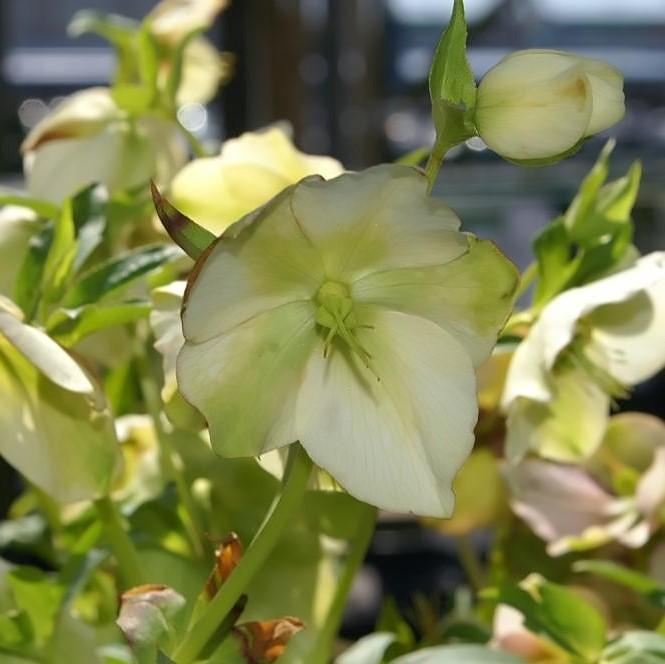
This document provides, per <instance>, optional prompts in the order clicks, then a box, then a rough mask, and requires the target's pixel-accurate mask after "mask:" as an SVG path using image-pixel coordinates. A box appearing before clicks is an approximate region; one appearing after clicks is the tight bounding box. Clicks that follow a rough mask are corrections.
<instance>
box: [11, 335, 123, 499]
mask: <svg viewBox="0 0 665 664" xmlns="http://www.w3.org/2000/svg"><path fill="white" fill-rule="evenodd" d="M0 394H2V398H1V399H0V432H1V435H0V453H2V455H3V456H4V457H5V458H6V459H7V461H8V462H9V463H10V464H12V465H13V466H14V467H15V468H16V469H17V470H19V472H21V473H22V474H23V475H24V476H25V477H26V478H27V479H28V480H29V481H30V482H32V483H33V484H35V485H37V486H38V487H39V488H40V489H42V490H43V491H45V492H46V493H47V494H49V495H50V496H51V497H53V498H54V499H55V500H58V501H62V502H74V501H78V500H86V499H90V498H93V497H98V496H101V495H104V494H105V493H107V491H108V490H109V488H110V484H111V481H112V478H113V475H114V473H115V470H116V468H117V466H118V463H119V448H118V445H117V442H116V439H115V434H114V431H113V423H112V419H111V417H110V416H109V413H108V411H107V410H106V409H105V408H104V407H103V406H97V407H96V405H95V404H94V403H91V400H90V399H89V398H88V396H86V395H82V394H80V393H76V392H72V391H69V390H66V389H63V388H62V387H60V386H59V385H58V384H56V383H54V382H52V381H51V380H49V379H48V378H47V377H46V376H45V375H44V374H43V373H42V372H41V371H40V370H39V369H38V368H37V367H36V366H34V365H33V364H31V363H30V362H29V361H28V360H27V359H26V358H25V357H24V356H23V355H22V354H21V353H20V352H19V351H18V350H16V348H14V346H13V345H11V344H10V343H9V342H8V341H6V340H5V339H4V338H3V337H2V335H0Z"/></svg>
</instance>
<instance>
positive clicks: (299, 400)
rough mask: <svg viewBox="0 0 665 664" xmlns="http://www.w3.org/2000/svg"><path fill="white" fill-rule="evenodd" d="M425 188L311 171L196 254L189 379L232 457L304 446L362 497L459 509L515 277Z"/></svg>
mask: <svg viewBox="0 0 665 664" xmlns="http://www.w3.org/2000/svg"><path fill="white" fill-rule="evenodd" d="M426 189H427V181H426V178H425V177H424V176H423V175H422V174H421V173H420V172H419V171H417V170H415V169H412V168H409V167H404V166H377V167H375V168H371V169H368V170H366V171H363V172H361V173H353V174H346V175H342V176H340V177H338V178H335V179H333V180H330V181H327V182H326V181H324V180H322V179H321V178H319V177H310V178H305V179H304V180H302V181H301V182H300V183H299V184H297V185H295V186H293V187H290V188H288V189H286V190H285V191H284V192H282V193H281V194H279V195H278V196H277V197H275V198H274V199H273V200H272V201H270V202H269V203H268V204H267V205H265V206H264V207H263V208H260V209H258V210H256V211H255V212H253V213H251V214H250V215H248V216H247V217H245V218H244V219H242V220H241V221H239V222H237V223H236V224H234V225H233V226H231V227H230V228H229V229H228V231H227V232H226V233H225V234H224V235H222V236H221V238H219V239H218V240H217V241H216V243H215V244H214V245H212V247H211V248H210V249H209V250H208V251H207V252H206V253H205V254H204V255H203V257H202V258H201V259H200V260H199V261H198V263H197V265H196V267H195V269H194V274H193V276H192V277H191V279H190V282H189V286H188V290H187V293H186V295H185V302H184V305H183V314H182V315H183V331H184V336H185V345H184V347H183V349H182V351H181V352H180V355H179V357H178V364H177V373H178V382H179V386H180V389H181V390H182V392H183V394H184V396H185V398H186V399H187V400H188V401H190V402H191V403H192V404H193V405H194V406H196V407H197V408H198V409H199V410H200V411H201V412H202V413H203V415H204V416H205V417H206V419H207V421H208V424H209V427H210V433H211V438H212V443H213V446H214V448H215V449H216V451H217V452H218V453H220V454H222V455H224V456H250V455H252V456H253V455H259V454H262V453H263V452H266V451H268V450H271V449H275V448H278V447H281V446H283V445H287V444H289V443H292V442H294V441H296V440H299V441H300V442H301V443H302V445H303V446H304V447H305V449H306V450H307V451H308V453H309V454H310V456H311V457H312V459H313V460H314V461H315V462H316V463H317V464H319V465H320V466H321V467H323V468H324V469H325V470H327V471H328V472H330V473H331V474H332V475H333V477H334V478H335V479H336V480H337V481H338V482H339V483H340V484H342V486H344V487H345V488H346V489H347V490H348V491H349V492H350V493H351V494H353V495H354V496H356V497H358V498H360V499H361V500H364V501H366V502H369V503H371V504H374V505H378V506H380V507H382V508H386V509H392V510H396V511H404V512H407V511H410V512H414V513H418V514H422V515H428V516H444V515H448V514H450V513H451V511H452V508H453V494H452V491H451V483H452V481H453V478H454V476H455V474H456V472H457V470H458V469H459V467H460V466H461V464H462V463H463V462H464V460H465V459H466V457H467V456H468V454H469V452H470V450H471V447H472V445H473V429H474V425H475V421H476V416H477V404H476V395H475V368H476V367H478V366H479V365H480V364H481V363H482V362H483V361H484V360H485V359H486V358H487V356H488V355H489V353H490V351H491V349H492V347H493V346H494V344H495V341H496V337H497V333H498V331H499V330H500V328H501V327H502V325H503V323H504V322H505V319H506V317H507V315H508V313H509V311H510V307H511V304H512V298H513V293H514V291H515V287H516V282H517V274H516V271H515V268H514V267H513V265H512V264H511V263H510V262H509V261H508V260H507V259H505V257H504V256H503V255H502V254H501V253H500V252H499V251H498V250H497V249H496V247H495V246H494V245H493V244H492V243H491V242H486V241H479V240H477V239H476V238H475V237H473V236H471V235H468V234H464V233H461V232H460V231H459V226H460V222H459V220H458V218H457V217H456V216H455V214H454V213H453V212H452V211H451V210H450V209H449V208H448V207H447V206H446V205H444V204H443V203H441V202H439V201H436V200H433V199H431V198H429V197H427V195H426Z"/></svg>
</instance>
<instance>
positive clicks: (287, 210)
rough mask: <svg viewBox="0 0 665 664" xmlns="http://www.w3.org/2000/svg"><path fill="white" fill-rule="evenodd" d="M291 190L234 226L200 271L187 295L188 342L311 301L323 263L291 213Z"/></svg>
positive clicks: (204, 259) (321, 277)
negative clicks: (285, 307) (273, 310)
mask: <svg viewBox="0 0 665 664" xmlns="http://www.w3.org/2000/svg"><path fill="white" fill-rule="evenodd" d="M290 195H291V191H290V190H287V191H286V192H284V193H283V194H281V195H280V196H278V197H277V198H275V199H274V200H273V201H271V202H270V203H269V204H268V205H266V206H265V207H264V208H263V209H261V210H259V211H257V212H256V213H255V214H254V215H251V216H250V217H248V218H245V219H244V220H241V221H240V222H238V224H235V225H234V226H232V227H231V228H230V229H229V231H228V232H227V234H225V235H224V236H222V237H221V238H219V239H218V240H217V242H216V243H215V244H214V245H213V246H212V248H211V249H210V251H209V252H207V253H206V254H205V255H204V257H202V258H201V259H200V260H199V262H198V263H197V265H196V267H195V268H194V273H193V275H192V277H190V283H189V287H188V290H187V292H186V293H185V304H184V309H183V330H184V334H185V337H186V338H187V339H188V340H189V341H192V342H195V343H200V342H203V341H206V340H207V339H211V338H213V337H215V336H218V335H221V334H224V333H226V332H228V331H230V330H232V329H233V328H234V327H236V326H237V325H240V324H241V323H243V322H244V321H247V320H249V319H251V318H252V317H254V316H257V315H259V314H261V313H264V312H266V311H268V310H270V309H273V308H275V307H279V306H281V305H284V304H287V303H289V302H295V301H308V302H309V301H311V299H312V298H313V297H314V295H315V294H316V292H317V290H318V289H319V287H320V286H321V284H322V283H323V281H324V280H325V275H324V272H323V267H322V265H321V259H320V257H319V255H318V253H317V252H316V251H315V250H314V248H313V247H312V246H311V244H310V243H309V242H308V240H307V238H306V237H305V235H304V234H303V232H302V230H301V228H300V226H299V225H298V223H296V220H295V218H294V216H293V214H292V212H291V205H290Z"/></svg>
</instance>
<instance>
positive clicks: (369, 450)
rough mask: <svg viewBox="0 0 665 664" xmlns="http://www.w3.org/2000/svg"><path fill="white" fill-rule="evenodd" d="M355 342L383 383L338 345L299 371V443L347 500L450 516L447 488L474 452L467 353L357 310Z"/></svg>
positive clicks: (414, 325)
mask: <svg viewBox="0 0 665 664" xmlns="http://www.w3.org/2000/svg"><path fill="white" fill-rule="evenodd" d="M358 311H359V318H360V320H361V321H362V322H363V323H366V324H369V325H372V326H373V328H374V329H365V328H360V329H359V330H358V336H359V338H360V341H361V343H362V345H363V347H364V348H366V349H367V350H368V352H369V353H370V354H371V356H372V362H373V364H374V367H375V369H376V373H377V374H378V377H379V379H378V380H377V378H376V377H375V376H374V375H373V374H372V373H371V372H370V371H368V370H367V369H366V368H365V367H364V365H363V364H362V362H361V361H360V360H359V359H358V358H357V357H356V356H351V355H349V353H348V352H347V350H346V348H344V347H343V346H341V345H340V346H339V347H337V346H336V347H334V348H333V350H332V352H331V353H330V355H329V357H327V358H324V357H323V354H322V353H321V352H319V351H318V349H317V350H316V351H315V352H314V353H313V354H312V355H311V356H310V359H309V362H308V363H307V367H306V369H305V374H304V378H303V381H302V387H301V389H300V394H299V396H298V404H297V421H298V424H297V432H298V434H299V440H300V441H301V443H302V444H303V446H304V447H305V449H306V450H307V452H308V453H309V455H310V456H311V457H312V459H313V460H314V461H315V462H316V463H317V464H319V465H320V466H322V467H323V468H325V469H326V470H328V471H329V472H330V473H331V474H332V475H333V476H334V477H335V479H336V480H337V481H338V482H339V483H340V484H341V485H342V486H343V487H344V488H345V489H346V490H347V491H349V493H351V494H352V495H354V496H356V497H357V498H360V499H361V500H365V501H367V502H369V503H371V504H374V505H378V506H379V507H381V508H384V509H388V510H396V511H409V512H414V513H417V514H421V515H425V516H438V517H441V516H448V515H450V514H451V512H452V510H453V504H454V497H453V493H452V489H451V485H452V481H453V479H454V477H455V474H456V473H457V471H458V470H459V468H460V466H461V465H462V463H463V462H464V460H465V459H466V458H467V456H468V455H469V453H470V451H471V447H472V445H473V440H474V436H473V429H474V426H475V423H476V417H477V406H476V401H475V375H474V372H473V365H472V364H471V360H470V358H469V356H468V355H467V353H466V352H465V351H464V348H463V347H462V346H461V344H460V343H459V342H457V341H456V340H455V338H454V337H453V336H452V335H450V334H448V333H447V332H445V331H444V330H442V329H441V328H440V327H438V326H437V325H435V324H434V323H431V322H430V321H428V320H425V319H423V318H417V317H415V316H408V315H405V314H401V313H395V312H388V311H383V310H380V309H376V308H371V307H363V308H362V309H361V308H360V307H359V308H358Z"/></svg>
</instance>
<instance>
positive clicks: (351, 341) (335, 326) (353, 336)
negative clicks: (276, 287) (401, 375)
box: [314, 281, 379, 378]
mask: <svg viewBox="0 0 665 664" xmlns="http://www.w3.org/2000/svg"><path fill="white" fill-rule="evenodd" d="M314 301H315V302H316V303H317V304H318V308H317V310H316V322H317V324H318V325H320V326H321V327H323V328H324V329H326V330H327V331H328V332H327V334H326V340H325V343H324V345H323V355H324V357H327V356H328V353H329V352H330V348H331V346H332V342H333V340H334V339H335V337H339V338H340V339H341V340H342V341H343V342H344V343H346V345H347V346H348V348H349V350H350V351H351V352H352V353H354V354H355V355H357V356H358V357H359V358H360V360H361V361H362V363H363V364H364V365H365V366H366V367H367V368H368V369H369V370H370V371H371V372H372V373H373V374H374V375H375V376H376V377H377V378H379V377H378V375H377V373H376V371H374V369H373V367H372V365H371V360H372V356H371V355H370V353H369V352H368V351H367V350H366V349H365V348H363V346H362V344H361V343H360V340H359V339H358V335H357V330H358V329H359V328H366V329H373V328H372V326H371V325H361V324H360V323H359V322H358V318H357V317H356V315H355V312H354V311H353V300H352V299H351V291H350V290H349V288H348V286H346V285H345V284H341V283H339V282H338V281H326V282H325V283H324V284H323V286H321V288H319V290H318V292H317V294H316V296H315V298H314Z"/></svg>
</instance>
